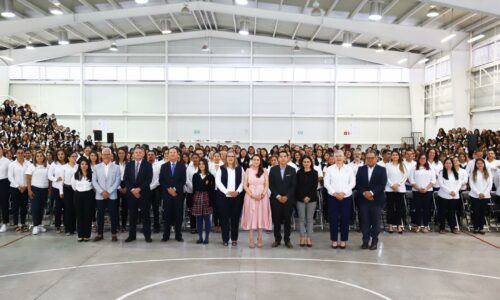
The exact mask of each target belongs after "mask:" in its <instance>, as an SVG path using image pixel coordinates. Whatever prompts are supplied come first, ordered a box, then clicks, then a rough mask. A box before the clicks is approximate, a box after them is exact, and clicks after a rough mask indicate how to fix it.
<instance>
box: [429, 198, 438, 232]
mask: <svg viewBox="0 0 500 300" xmlns="http://www.w3.org/2000/svg"><path fill="white" fill-rule="evenodd" d="M437 199H438V192H437V191H434V192H432V203H433V208H434V211H433V213H432V215H433V217H434V220H433V221H434V222H433V224H432V225H433V227H434V231H436V226H439V224H438V223H439V222H438V210H437V204H436V201H437ZM429 227H430V226H429Z"/></svg>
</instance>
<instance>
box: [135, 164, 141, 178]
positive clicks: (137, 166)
mask: <svg viewBox="0 0 500 300" xmlns="http://www.w3.org/2000/svg"><path fill="white" fill-rule="evenodd" d="M139 166H140V163H139V162H137V161H136V162H135V179H137V174H139Z"/></svg>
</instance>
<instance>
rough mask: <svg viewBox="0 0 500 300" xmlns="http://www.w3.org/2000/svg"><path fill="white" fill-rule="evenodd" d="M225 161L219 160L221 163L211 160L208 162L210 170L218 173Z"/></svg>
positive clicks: (212, 172)
mask: <svg viewBox="0 0 500 300" xmlns="http://www.w3.org/2000/svg"><path fill="white" fill-rule="evenodd" d="M223 165H224V163H223V162H222V160H221V161H219V163H218V164H217V163H215V162H212V161H211V162H209V163H208V170H209V171H210V173H211V174H217V171H218V170H219V168H220V166H223Z"/></svg>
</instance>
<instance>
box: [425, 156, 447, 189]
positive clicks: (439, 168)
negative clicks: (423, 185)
mask: <svg viewBox="0 0 500 300" xmlns="http://www.w3.org/2000/svg"><path fill="white" fill-rule="evenodd" d="M429 165H430V166H431V168H432V169H433V170H434V174H435V176H436V182H435V183H434V185H433V187H435V188H438V187H439V181H438V180H437V179H438V177H439V174H440V173H441V171H442V170H443V168H444V166H443V163H442V162H440V161H438V162H437V163H435V162H430V163H429Z"/></svg>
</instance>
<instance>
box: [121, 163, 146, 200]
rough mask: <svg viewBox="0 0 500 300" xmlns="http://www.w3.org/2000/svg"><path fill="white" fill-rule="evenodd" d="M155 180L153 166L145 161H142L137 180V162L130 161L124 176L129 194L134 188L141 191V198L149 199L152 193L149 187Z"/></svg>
mask: <svg viewBox="0 0 500 300" xmlns="http://www.w3.org/2000/svg"><path fill="white" fill-rule="evenodd" d="M152 180H153V166H152V165H151V164H150V163H149V162H148V161H147V160H145V159H143V160H142V162H141V166H140V167H139V173H137V180H136V179H135V160H132V161H129V162H128V163H127V164H126V165H125V173H124V174H123V182H124V184H125V187H126V188H127V193H128V194H131V192H130V191H131V190H132V189H134V188H140V189H141V198H142V197H147V196H148V195H149V193H150V192H151V191H150V189H149V187H150V185H151V181H152Z"/></svg>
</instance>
